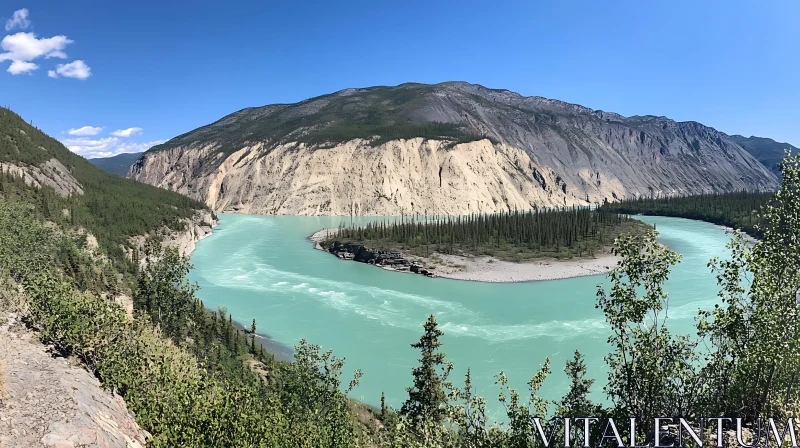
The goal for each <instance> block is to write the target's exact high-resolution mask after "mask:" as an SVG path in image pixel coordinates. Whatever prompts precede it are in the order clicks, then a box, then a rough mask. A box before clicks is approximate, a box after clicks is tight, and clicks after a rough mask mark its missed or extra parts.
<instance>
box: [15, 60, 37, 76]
mask: <svg viewBox="0 0 800 448" xmlns="http://www.w3.org/2000/svg"><path fill="white" fill-rule="evenodd" d="M37 68H39V66H38V65H36V64H34V63H33V62H25V61H13V62H12V63H11V65H9V66H8V72H9V73H11V74H12V75H21V74H23V73H30V72H32V71H34V70H36V69H37Z"/></svg>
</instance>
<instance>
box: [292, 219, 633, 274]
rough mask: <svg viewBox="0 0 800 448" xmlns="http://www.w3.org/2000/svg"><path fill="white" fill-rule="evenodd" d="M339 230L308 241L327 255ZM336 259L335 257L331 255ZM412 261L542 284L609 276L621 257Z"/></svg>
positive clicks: (440, 257) (440, 269)
mask: <svg viewBox="0 0 800 448" xmlns="http://www.w3.org/2000/svg"><path fill="white" fill-rule="evenodd" d="M337 230H338V229H322V230H319V231H317V232H314V233H313V234H312V235H310V236H309V237H308V240H309V241H310V242H312V243H314V248H315V249H317V250H321V251H323V252H326V253H327V251H326V250H325V249H323V248H322V246H320V244H319V243H320V241H322V240H324V239H326V238H329V237H331V236H335V235H336V233H337ZM331 255H333V254H331ZM402 255H403V257H404V258H405V259H407V260H408V261H410V262H412V263H414V264H417V265H419V266H423V267H425V269H427V270H429V271H431V272H432V273H433V274H434V276H435V277H441V278H448V279H451V280H462V281H474V282H484V283H520V282H530V281H540V280H562V279H567V278H575V277H585V276H590V275H599V274H606V273H608V272H609V271H611V270H612V269H613V268H614V267H615V266H616V265H617V262H618V261H619V259H620V258H619V257H618V256H616V255H612V254H611V253H604V254H601V255H598V256H596V257H593V258H581V259H569V260H559V259H554V258H542V259H538V260H533V261H527V262H521V263H515V262H511V261H503V260H499V259H496V258H493V257H489V256H477V257H465V256H459V255H446V254H438V253H434V254H432V255H431V256H430V257H427V258H421V257H416V256H412V255H406V254H402ZM373 266H375V267H379V268H381V269H383V270H386V271H392V272H400V273H409V271H401V270H398V269H393V268H391V267H384V266H377V265H373Z"/></svg>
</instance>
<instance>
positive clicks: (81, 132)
mask: <svg viewBox="0 0 800 448" xmlns="http://www.w3.org/2000/svg"><path fill="white" fill-rule="evenodd" d="M101 132H103V128H101V127H96V126H83V127H80V128H77V129H75V128H73V129H70V130H69V131H67V134H69V135H75V136H80V137H85V136H89V135H97V134H99V133H101Z"/></svg>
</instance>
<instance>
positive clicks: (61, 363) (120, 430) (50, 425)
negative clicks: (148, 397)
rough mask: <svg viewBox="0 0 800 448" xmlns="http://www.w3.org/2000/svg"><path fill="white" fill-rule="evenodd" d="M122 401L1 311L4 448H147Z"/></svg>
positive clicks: (0, 428) (0, 447) (0, 431)
mask: <svg viewBox="0 0 800 448" xmlns="http://www.w3.org/2000/svg"><path fill="white" fill-rule="evenodd" d="M145 437H146V433H145V432H144V431H142V430H141V429H140V428H139V426H138V425H137V424H136V421H135V419H134V417H133V416H132V415H131V414H130V413H129V412H128V410H127V409H126V407H125V402H124V401H123V400H122V398H120V397H119V396H116V395H112V394H110V393H109V392H106V391H104V390H103V389H102V388H101V387H100V383H99V381H98V380H97V379H96V378H95V377H94V376H93V375H92V374H90V373H89V372H87V371H86V370H84V369H83V368H81V367H80V366H79V365H77V364H76V363H75V362H72V361H70V360H68V359H66V358H54V357H52V356H51V355H50V354H49V353H48V351H47V348H46V347H45V346H44V345H42V344H41V343H40V342H39V341H38V340H37V339H36V337H35V335H34V334H33V333H31V332H30V331H29V330H27V329H26V328H25V327H24V326H23V325H22V324H21V323H20V322H19V321H18V319H17V316H16V315H14V314H5V313H3V312H2V311H0V448H27V447H59V448H61V447H77V446H80V447H104V448H105V447H143V446H144V445H145Z"/></svg>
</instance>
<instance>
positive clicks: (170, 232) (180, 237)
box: [122, 210, 217, 308]
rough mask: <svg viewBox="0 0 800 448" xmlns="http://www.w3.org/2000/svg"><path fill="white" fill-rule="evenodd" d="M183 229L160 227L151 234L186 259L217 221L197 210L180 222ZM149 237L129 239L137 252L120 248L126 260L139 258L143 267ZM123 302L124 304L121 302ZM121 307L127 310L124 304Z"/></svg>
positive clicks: (128, 248) (208, 234)
mask: <svg viewBox="0 0 800 448" xmlns="http://www.w3.org/2000/svg"><path fill="white" fill-rule="evenodd" d="M181 223H182V224H183V226H184V228H183V229H170V228H169V227H166V226H165V227H162V228H160V229H157V230H155V231H154V232H152V234H153V235H154V236H156V235H157V236H159V237H160V238H161V245H162V246H163V247H174V248H176V249H178V253H179V254H181V256H183V257H188V256H190V255H191V254H192V252H194V249H195V247H196V244H197V242H198V241H200V240H202V239H204V238H206V237H208V236H210V235H211V233H212V229H213V227H214V226H215V225H217V219H215V218H214V216H213V215H212V214H211V212H209V211H207V210H198V211H197V212H195V214H194V216H192V217H191V218H186V219H183V220H181ZM148 236H149V235H137V236H135V237H132V238H130V239H129V240H128V241H129V242H130V244H131V245H132V246H134V247H136V248H137V249H138V250H137V251H134V250H133V249H132V248H130V247H124V246H123V247H122V250H123V251H124V252H125V255H126V256H127V257H128V259H130V260H132V259H133V257H134V255H135V254H136V255H138V256H139V260H138V261H139V265H140V267H144V263H145V259H144V246H145V242H146V241H147V237H148ZM123 302H125V301H124V300H123ZM123 306H125V307H126V308H127V305H126V303H123Z"/></svg>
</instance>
